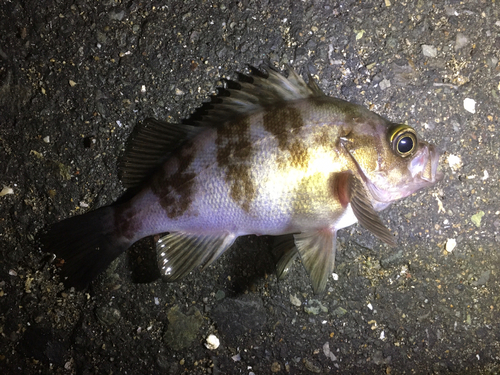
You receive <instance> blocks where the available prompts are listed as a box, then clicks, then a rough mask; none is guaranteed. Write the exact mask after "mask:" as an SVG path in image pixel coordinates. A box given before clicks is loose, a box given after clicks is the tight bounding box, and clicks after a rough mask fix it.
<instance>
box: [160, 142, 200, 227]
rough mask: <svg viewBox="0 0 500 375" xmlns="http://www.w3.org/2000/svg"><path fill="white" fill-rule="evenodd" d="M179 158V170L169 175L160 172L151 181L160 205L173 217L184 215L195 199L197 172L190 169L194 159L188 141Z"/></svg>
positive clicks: (177, 157)
mask: <svg viewBox="0 0 500 375" xmlns="http://www.w3.org/2000/svg"><path fill="white" fill-rule="evenodd" d="M173 158H176V159H177V164H178V167H177V170H176V171H175V172H174V173H172V174H169V175H166V174H163V173H159V174H156V175H155V178H154V179H153V181H152V183H151V190H152V191H153V193H154V194H155V195H156V196H157V197H158V198H159V200H160V205H161V206H162V207H163V209H164V210H165V212H166V214H167V216H168V217H169V218H171V219H174V218H176V217H179V216H182V215H183V214H184V213H185V212H186V211H187V210H188V208H189V206H190V205H191V203H192V200H193V193H194V191H193V187H194V186H193V185H194V178H195V177H196V173H194V172H190V171H189V166H190V165H191V163H192V161H193V159H194V150H193V149H192V144H190V142H188V143H187V144H186V145H185V146H184V147H183V148H182V152H181V153H180V154H178V155H176V156H173V157H172V159H173Z"/></svg>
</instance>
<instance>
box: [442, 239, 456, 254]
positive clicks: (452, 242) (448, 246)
mask: <svg viewBox="0 0 500 375" xmlns="http://www.w3.org/2000/svg"><path fill="white" fill-rule="evenodd" d="M455 247H457V240H456V239H454V238H448V240H446V245H445V249H446V251H447V252H449V253H451V252H452V251H453V249H454V248H455Z"/></svg>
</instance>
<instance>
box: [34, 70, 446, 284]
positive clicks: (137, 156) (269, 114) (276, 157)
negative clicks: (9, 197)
mask: <svg viewBox="0 0 500 375" xmlns="http://www.w3.org/2000/svg"><path fill="white" fill-rule="evenodd" d="M438 161H439V153H438V152H437V150H436V148H435V147H434V146H433V145H431V144H428V143H426V142H424V141H422V140H420V139H419V137H418V135H417V132H416V131H415V130H414V129H413V128H411V127H410V126H408V125H404V124H399V123H393V122H390V121H388V120H386V119H384V118H382V117H380V116H379V115H377V114H375V113H373V112H371V111H369V110H367V109H366V108H364V107H362V106H359V105H356V104H352V103H349V102H346V101H344V100H341V99H337V98H333V97H329V96H326V95H325V94H324V93H323V92H322V91H321V90H320V88H319V87H318V85H317V84H316V83H315V82H314V81H313V80H312V79H311V77H309V82H308V83H307V84H306V83H305V81H304V80H303V79H302V78H301V77H300V76H299V75H298V74H296V73H295V72H294V71H293V70H292V69H289V74H288V78H285V77H284V76H283V75H281V74H280V73H277V72H276V71H274V70H272V69H263V70H259V69H255V68H249V72H248V73H247V74H246V75H245V74H239V77H238V81H237V82H235V81H225V82H224V87H223V88H221V89H220V91H219V93H218V95H214V96H213V97H212V99H211V102H209V103H205V104H204V105H203V106H202V107H201V108H199V109H198V110H197V111H196V112H195V113H194V115H193V116H192V117H191V118H190V119H188V121H187V122H186V123H184V124H170V123H166V122H162V121H157V120H153V119H146V120H145V121H144V122H143V123H142V125H139V126H138V127H137V129H136V131H135V134H134V135H133V136H132V137H131V141H130V142H129V145H128V146H127V148H126V151H125V154H124V157H123V159H122V163H121V178H122V182H123V184H124V186H125V187H134V186H138V185H140V184H142V186H143V188H142V190H140V192H139V193H138V194H137V195H136V196H135V197H134V198H132V199H131V200H130V201H128V202H126V203H123V204H120V205H114V206H109V207H104V208H100V209H98V210H95V211H92V212H89V213H86V214H83V215H80V216H76V217H72V218H69V219H67V220H64V221H61V222H59V223H56V224H54V225H53V226H52V227H51V228H50V229H49V230H48V232H47V233H46V235H45V236H44V238H43V242H44V244H45V251H47V252H52V253H55V254H56V255H57V257H59V258H62V259H64V265H63V268H62V275H63V276H64V277H66V278H67V279H66V285H69V286H75V287H77V288H79V289H83V288H85V287H86V286H87V285H88V284H89V283H90V282H91V281H92V280H93V279H94V278H95V277H96V276H97V275H98V274H99V273H101V272H102V271H104V270H105V269H106V268H107V267H108V265H109V264H110V263H111V261H113V260H114V259H115V258H116V257H118V256H119V255H120V254H121V253H123V252H124V251H125V250H126V249H127V248H128V247H130V246H131V245H132V244H133V243H134V242H136V241H137V240H139V239H141V238H143V237H146V236H150V235H154V234H160V233H161V234H165V233H168V234H166V235H163V236H162V237H161V238H160V239H159V240H158V241H157V242H156V251H157V255H158V265H159V268H160V271H161V274H162V276H163V277H164V278H165V279H166V280H169V281H172V280H177V279H179V278H181V277H183V276H185V275H186V274H188V273H189V272H191V271H192V270H193V269H194V268H196V267H198V266H202V267H203V268H205V267H207V266H208V265H210V264H211V263H212V262H213V261H215V260H216V259H217V258H218V257H219V256H220V255H221V254H222V253H224V252H225V251H226V250H227V249H229V248H230V247H231V245H232V244H233V243H234V241H235V240H236V238H238V237H239V236H243V235H249V234H256V235H271V236H280V235H288V237H285V238H288V239H293V242H291V241H287V240H283V241H281V242H280V243H278V247H281V250H282V251H281V253H282V259H281V260H280V261H279V262H278V269H279V273H283V272H284V271H285V269H286V268H287V266H288V264H290V262H291V261H292V260H293V259H294V256H295V255H296V254H299V256H300V258H301V260H302V263H303V264H304V266H305V268H306V270H307V272H308V273H309V275H310V277H311V280H312V284H313V289H314V291H315V292H321V291H323V290H324V289H325V286H326V282H327V278H328V276H329V275H330V274H331V273H332V270H333V266H334V261H335V243H336V233H337V231H338V230H339V229H341V228H344V227H347V226H350V225H352V224H354V223H356V222H359V223H360V224H361V225H362V226H363V227H365V228H366V229H368V230H369V231H371V232H372V233H373V234H374V235H375V236H376V237H378V238H379V239H380V240H382V241H384V242H386V243H387V244H389V245H394V244H395V241H394V237H393V235H391V233H390V231H389V230H388V229H387V228H386V227H385V226H384V224H383V223H382V221H381V219H380V218H379V216H378V215H377V211H381V210H383V209H384V208H386V207H388V206H389V205H390V204H391V203H392V202H394V201H397V200H398V199H401V198H404V197H407V196H408V195H410V194H412V193H414V192H416V191H417V190H419V189H422V188H426V187H429V186H431V185H433V184H434V183H436V182H437V181H438V180H440V179H441V177H442V173H441V172H439V171H438ZM280 238H283V237H280Z"/></svg>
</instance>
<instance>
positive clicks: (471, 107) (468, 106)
mask: <svg viewBox="0 0 500 375" xmlns="http://www.w3.org/2000/svg"><path fill="white" fill-rule="evenodd" d="M464 109H465V110H466V111H467V112H470V113H476V101H475V100H474V99H471V98H465V99H464Z"/></svg>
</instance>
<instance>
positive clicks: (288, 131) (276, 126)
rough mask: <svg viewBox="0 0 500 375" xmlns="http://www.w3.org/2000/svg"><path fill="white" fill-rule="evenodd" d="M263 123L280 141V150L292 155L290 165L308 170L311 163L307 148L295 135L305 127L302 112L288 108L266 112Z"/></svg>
mask: <svg viewBox="0 0 500 375" xmlns="http://www.w3.org/2000/svg"><path fill="white" fill-rule="evenodd" d="M263 122H264V129H265V130H266V131H268V132H269V133H271V134H272V135H273V136H274V137H275V138H276V140H277V141H278V147H279V149H280V150H281V151H288V152H289V153H290V159H289V163H290V165H291V166H292V167H293V168H298V169H305V168H307V165H308V162H309V155H308V152H307V147H306V145H305V144H304V142H302V141H301V140H299V139H297V137H296V134H295V133H296V132H297V131H299V129H301V128H302V127H303V126H304V121H303V120H302V115H301V113H300V111H299V110H298V109H296V108H293V107H288V106H283V107H281V108H278V109H273V110H272V111H266V112H265V113H264V116H263Z"/></svg>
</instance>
